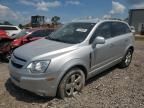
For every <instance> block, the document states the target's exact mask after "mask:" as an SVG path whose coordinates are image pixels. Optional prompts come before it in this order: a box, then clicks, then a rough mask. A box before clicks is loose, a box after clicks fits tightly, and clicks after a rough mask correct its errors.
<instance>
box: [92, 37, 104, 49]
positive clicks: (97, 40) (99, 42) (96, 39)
mask: <svg viewBox="0 0 144 108" xmlns="http://www.w3.org/2000/svg"><path fill="white" fill-rule="evenodd" d="M104 43H105V38H104V37H102V36H97V37H96V38H95V40H94V42H93V45H92V46H93V47H95V46H96V44H104Z"/></svg>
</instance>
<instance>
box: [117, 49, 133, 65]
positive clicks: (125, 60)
mask: <svg viewBox="0 0 144 108" xmlns="http://www.w3.org/2000/svg"><path fill="white" fill-rule="evenodd" d="M132 54H133V51H132V50H131V49H129V50H128V51H127V53H126V55H125V56H124V58H123V60H122V62H121V63H120V65H119V66H120V68H126V67H128V66H129V65H130V63H131V61H132Z"/></svg>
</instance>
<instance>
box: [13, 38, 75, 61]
mask: <svg viewBox="0 0 144 108" xmlns="http://www.w3.org/2000/svg"><path fill="white" fill-rule="evenodd" d="M76 46H77V45H73V44H66V43H62V42H56V41H52V40H48V39H45V38H43V39H40V40H37V41H34V42H31V43H28V44H26V45H23V46H21V47H19V48H17V49H16V50H15V51H14V53H13V54H14V55H15V56H17V57H19V58H22V59H24V60H32V59H46V58H47V59H51V58H53V57H55V56H59V55H61V54H63V53H66V52H69V51H72V50H75V49H76Z"/></svg>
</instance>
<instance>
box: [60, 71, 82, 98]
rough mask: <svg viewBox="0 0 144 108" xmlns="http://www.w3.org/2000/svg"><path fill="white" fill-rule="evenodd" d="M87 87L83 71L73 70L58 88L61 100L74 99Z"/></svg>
mask: <svg viewBox="0 0 144 108" xmlns="http://www.w3.org/2000/svg"><path fill="white" fill-rule="evenodd" d="M84 85H85V75H84V73H83V71H82V70H81V69H78V68H74V69H71V70H70V71H69V72H68V73H67V74H66V75H65V76H64V77H63V79H62V80H61V82H60V84H59V88H58V96H59V97H60V98H62V99H63V98H64V97H72V96H74V95H76V94H77V93H78V92H80V91H81V90H82V88H83V87H84Z"/></svg>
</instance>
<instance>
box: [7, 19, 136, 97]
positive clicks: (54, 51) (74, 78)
mask: <svg viewBox="0 0 144 108" xmlns="http://www.w3.org/2000/svg"><path fill="white" fill-rule="evenodd" d="M133 51H134V36H133V33H132V32H131V29H130V27H129V25H128V24H127V23H125V22H123V21H120V20H87V21H75V22H71V23H69V24H66V25H64V26H63V27H61V28H60V29H58V30H57V31H55V32H54V33H52V34H51V35H49V36H47V37H46V38H43V39H40V40H38V41H35V42H32V43H29V44H27V45H24V46H22V47H20V48H18V49H16V50H15V51H14V53H13V54H12V58H11V60H10V63H9V70H10V78H11V81H12V82H13V83H14V84H15V85H16V86H18V87H20V88H23V89H26V90H28V91H31V92H34V93H36V94H38V95H41V96H56V95H58V96H59V97H61V98H64V97H71V96H74V95H75V94H77V93H78V92H80V91H81V90H82V88H83V87H84V85H85V81H86V80H87V79H89V78H91V77H93V76H94V75H96V74H98V73H100V72H103V71H104V70H106V69H108V68H110V67H112V66H114V65H117V64H119V66H120V67H121V68H125V67H128V66H129V65H130V63H131V60H132V54H133Z"/></svg>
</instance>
